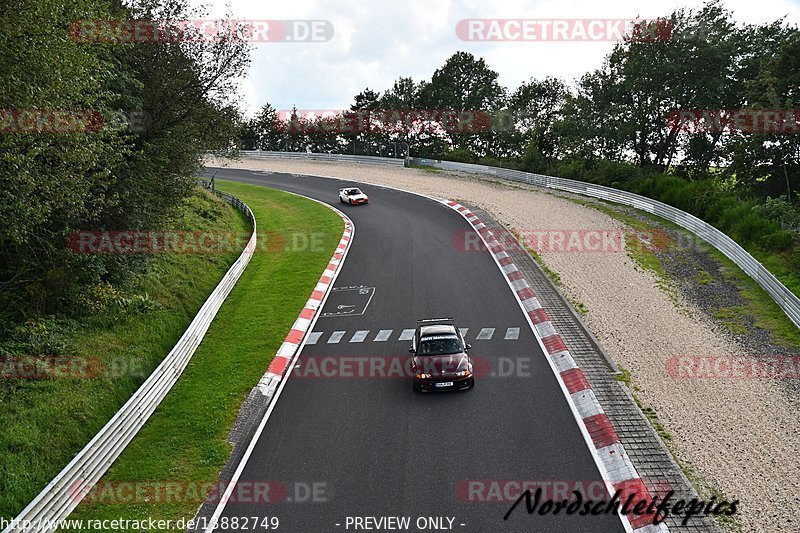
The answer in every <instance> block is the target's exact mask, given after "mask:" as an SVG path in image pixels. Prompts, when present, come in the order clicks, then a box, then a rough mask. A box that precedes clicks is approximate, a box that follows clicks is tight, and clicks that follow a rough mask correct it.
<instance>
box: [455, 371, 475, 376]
mask: <svg viewBox="0 0 800 533" xmlns="http://www.w3.org/2000/svg"><path fill="white" fill-rule="evenodd" d="M471 373H472V372H470V371H469V370H462V371H461V372H456V376H458V377H460V378H463V377H467V376H469V375H470V374H471Z"/></svg>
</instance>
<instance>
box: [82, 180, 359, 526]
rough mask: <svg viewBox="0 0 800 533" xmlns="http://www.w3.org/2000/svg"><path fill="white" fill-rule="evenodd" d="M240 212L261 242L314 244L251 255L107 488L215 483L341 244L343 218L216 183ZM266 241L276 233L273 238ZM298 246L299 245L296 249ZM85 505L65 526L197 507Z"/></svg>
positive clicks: (299, 201) (183, 512) (171, 514)
mask: <svg viewBox="0 0 800 533" xmlns="http://www.w3.org/2000/svg"><path fill="white" fill-rule="evenodd" d="M217 187H218V188H219V189H221V190H224V191H226V192H229V193H232V194H234V195H236V196H238V197H239V198H240V199H242V200H243V201H244V202H245V203H247V204H248V205H249V206H250V208H251V209H252V210H253V213H254V214H255V216H256V222H257V225H258V230H259V233H260V234H262V235H266V234H267V232H270V233H269V235H271V236H275V235H281V236H282V237H283V241H284V243H286V244H287V245H288V244H291V243H292V242H293V241H294V239H293V235H301V236H305V237H308V236H314V237H315V238H314V239H308V240H309V241H313V242H316V243H318V244H317V245H315V246H314V247H313V248H311V249H298V250H291V249H284V250H281V251H275V250H273V249H272V247H270V246H267V249H270V250H271V251H268V252H265V253H256V254H255V255H254V256H253V258H252V260H251V261H250V264H249V265H248V267H247V269H246V270H245V272H244V274H243V275H242V277H241V279H240V280H239V282H238V283H237V284H236V286H235V287H234V289H233V291H232V292H231V294H230V296H228V298H227V300H226V301H225V303H224V304H223V306H222V308H221V309H220V311H219V313H218V314H217V317H216V318H215V319H214V322H213V323H212V324H211V327H210V328H209V330H208V333H207V334H206V337H205V338H204V339H203V342H202V343H201V344H200V346H199V348H198V349H197V352H196V353H195V354H194V357H193V358H192V360H191V362H190V364H189V366H188V367H187V369H186V371H185V372H184V373H183V375H182V376H181V378H180V380H179V381H178V383H177V384H176V385H175V387H174V388H173V389H172V391H170V393H169V394H168V395H167V397H166V398H165V400H164V401H163V402H162V404H161V405H160V406H159V407H158V410H157V411H156V412H155V413H154V415H153V416H152V417H151V419H150V420H149V421H148V422H147V424H146V425H145V426H144V428H142V430H141V431H140V432H139V434H138V435H137V436H136V438H135V439H134V440H133V442H131V444H130V445H129V446H128V448H127V449H126V450H125V451H124V453H123V454H122V455H121V456H120V458H119V459H118V460H117V461H116V462H115V463H114V465H113V467H112V468H111V469H110V470H109V471H108V472H107V473H106V475H105V476H104V478H103V480H102V482H101V485H100V486H103V484H105V483H114V482H124V483H127V482H148V481H154V482H162V481H178V482H198V486H199V485H200V484H201V483H202V482H214V481H215V480H216V478H217V475H218V474H219V472H220V470H221V469H222V467H223V466H224V464H225V462H226V460H227V458H228V456H229V455H230V451H231V446H230V445H229V444H228V442H227V435H228V433H229V431H230V429H231V426H232V425H233V422H234V420H235V419H236V416H237V414H238V411H239V408H240V406H241V404H242V402H243V400H244V399H245V397H246V395H247V394H248V393H249V391H250V390H251V389H252V388H253V387H254V386H255V385H256V383H258V380H259V379H260V377H261V376H262V375H263V373H264V371H265V370H266V368H267V366H268V365H269V363H270V361H271V360H272V357H273V355H274V353H275V352H276V351H277V349H278V348H279V346H280V344H281V342H282V341H283V339H284V337H285V336H286V333H287V332H288V331H289V328H290V327H291V325H292V323H293V322H294V320H295V319H296V318H297V315H298V314H299V312H300V310H301V309H302V308H303V305H304V304H305V302H306V300H307V299H308V297H309V295H310V294H311V291H312V290H313V288H314V286H315V285H316V283H317V281H318V280H319V276H320V274H321V273H322V271H323V270H324V269H325V266H326V265H327V263H328V261H329V259H330V257H331V255H332V254H333V251H334V250H335V248H336V245H337V244H338V242H339V239H340V238H341V235H342V230H343V224H342V220H341V218H340V217H339V216H338V215H337V214H336V213H334V212H333V211H331V210H330V209H327V208H326V207H324V206H321V205H319V204H317V203H314V202H311V201H308V200H306V199H304V198H300V197H297V196H293V195H289V194H286V193H283V192H279V191H274V190H270V189H266V188H263V187H257V186H253V185H244V184H238V183H232V182H225V181H223V180H217ZM273 232H274V233H273ZM304 241H305V239H304V238H299V239H297V242H299V243H302V242H304ZM98 497H99V498H98V499H99V501H95V502H93V503H86V502H85V503H83V504H81V505H80V506H79V507H78V508H77V509H76V511H75V512H74V513H73V515H72V516H71V518H83V519H92V520H94V519H114V518H120V517H123V518H128V519H146V518H148V517H152V518H155V519H165V520H166V519H173V520H176V519H180V518H187V519H188V518H191V517H192V516H194V513H195V512H196V510H197V508H198V507H199V505H200V503H201V502H200V501H198V500H197V499H195V498H176V499H181V500H182V501H179V502H175V501H173V502H171V503H159V502H141V501H137V502H134V503H121V504H120V503H116V504H115V503H109V500H108V499H104V498H103V496H102V494H98Z"/></svg>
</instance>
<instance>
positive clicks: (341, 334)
mask: <svg viewBox="0 0 800 533" xmlns="http://www.w3.org/2000/svg"><path fill="white" fill-rule="evenodd" d="M345 333H347V332H346V331H334V332H333V334H332V335H331V338H330V339H328V344H338V343H339V341H340V340H342V337H344V334H345Z"/></svg>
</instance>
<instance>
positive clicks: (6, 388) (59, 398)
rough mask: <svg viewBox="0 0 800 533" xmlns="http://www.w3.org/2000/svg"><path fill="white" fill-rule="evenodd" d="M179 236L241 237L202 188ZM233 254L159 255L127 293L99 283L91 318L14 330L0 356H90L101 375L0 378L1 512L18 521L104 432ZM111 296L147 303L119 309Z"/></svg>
mask: <svg viewBox="0 0 800 533" xmlns="http://www.w3.org/2000/svg"><path fill="white" fill-rule="evenodd" d="M172 228H174V229H177V230H203V231H226V232H227V231H230V232H236V233H240V232H249V231H250V229H249V222H248V221H247V219H246V218H245V217H244V216H242V215H241V214H240V213H239V212H238V211H237V210H235V209H233V208H231V207H230V206H229V205H228V204H226V203H224V202H222V201H221V200H219V199H218V198H216V197H214V196H212V195H210V194H208V193H206V192H203V191H200V190H199V189H198V192H197V194H195V195H194V196H192V197H190V198H189V199H188V201H187V203H186V205H185V207H184V209H183V213H182V216H181V217H180V218H179V219H178V220H177V221H176V222H175V223H174V225H172ZM238 255H239V253H238V252H236V253H227V254H216V255H213V254H165V255H162V256H157V257H155V258H154V259H153V263H152V265H151V268H150V269H149V270H148V271H147V273H144V274H140V275H138V276H137V277H136V278H135V279H134V280H133V282H132V283H131V284H130V286H128V287H127V288H125V289H117V288H114V287H111V286H110V285H107V286H105V287H104V289H103V291H101V292H102V295H103V296H102V297H100V296H97V295H95V297H92V298H91V299H90V300H91V302H90V303H91V306H92V308H93V309H95V312H93V313H89V314H85V315H82V316H80V317H77V316H73V317H64V316H60V317H47V318H43V319H37V320H31V321H29V322H28V323H26V324H25V325H22V326H20V327H18V328H17V329H16V330H15V332H14V333H13V337H14V338H12V339H10V340H9V339H4V344H3V346H2V347H0V351H2V352H3V353H5V354H7V355H10V356H12V357H13V356H15V354H20V353H25V354H30V355H34V354H39V355H68V356H76V357H85V358H92V360H94V361H99V362H101V363H102V366H103V368H105V369H107V370H109V372H102V373H100V374H99V375H98V376H97V377H94V378H92V379H77V378H76V379H51V380H44V379H42V380H22V379H1V380H0V515H1V516H4V517H6V518H11V517H13V516H16V514H17V513H19V511H21V510H22V509H23V508H24V507H25V505H27V504H28V502H29V501H30V500H31V499H33V497H34V496H36V494H38V493H39V491H40V490H41V489H42V488H43V487H44V486H45V485H46V484H47V482H49V481H50V480H51V479H52V478H53V477H54V476H55V475H56V474H57V473H58V472H59V471H60V470H61V469H62V468H63V467H64V466H65V465H66V464H67V463H68V462H69V461H70V459H72V457H73V456H74V454H75V453H76V452H78V451H79V450H80V449H81V448H83V446H85V445H86V443H87V442H89V440H90V439H91V438H92V437H93V436H94V435H95V433H97V431H98V430H99V429H100V428H101V427H103V425H105V423H106V422H107V421H108V419H109V418H111V416H112V415H113V414H114V413H115V412H116V411H117V410H118V409H119V408H120V407H121V406H122V404H123V403H125V401H126V400H127V399H128V398H129V397H130V395H131V394H132V393H133V391H134V390H136V388H137V387H138V386H139V385H140V384H141V383H142V382H143V381H144V380H145V379H146V377H147V376H148V375H149V374H150V373H151V372H152V370H153V369H154V368H155V367H156V366H157V365H158V363H159V362H160V361H161V360H162V359H163V358H164V355H165V354H166V353H167V352H169V350H170V349H171V348H172V347H173V346H174V344H175V342H176V341H177V340H178V339H179V338H180V336H181V335H182V334H183V331H184V330H185V329H186V326H187V325H188V324H189V322H190V321H191V319H192V318H193V316H194V315H195V313H196V312H197V310H198V309H200V306H201V305H202V304H203V302H204V301H205V299H206V297H207V296H208V294H209V293H210V292H211V291H212V290H213V289H214V287H215V286H216V285H217V283H218V282H219V280H220V278H221V277H222V276H223V274H224V273H225V271H226V270H227V269H228V268H229V266H230V265H231V263H233V261H234V260H235V259H236V257H238ZM119 298H128V299H134V300H135V299H136V298H139V299H140V301H142V302H145V303H146V305H145V306H140V307H135V306H131V307H129V308H123V307H121V306H119V305H116V304H115V302H116V301H118V299H119Z"/></svg>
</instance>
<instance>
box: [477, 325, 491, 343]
mask: <svg viewBox="0 0 800 533" xmlns="http://www.w3.org/2000/svg"><path fill="white" fill-rule="evenodd" d="M492 335H494V328H483V329H482V330H481V332H480V333H478V336H477V337H475V338H476V339H477V340H479V341H484V340H485V341H488V340H489V339H491V338H492Z"/></svg>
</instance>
